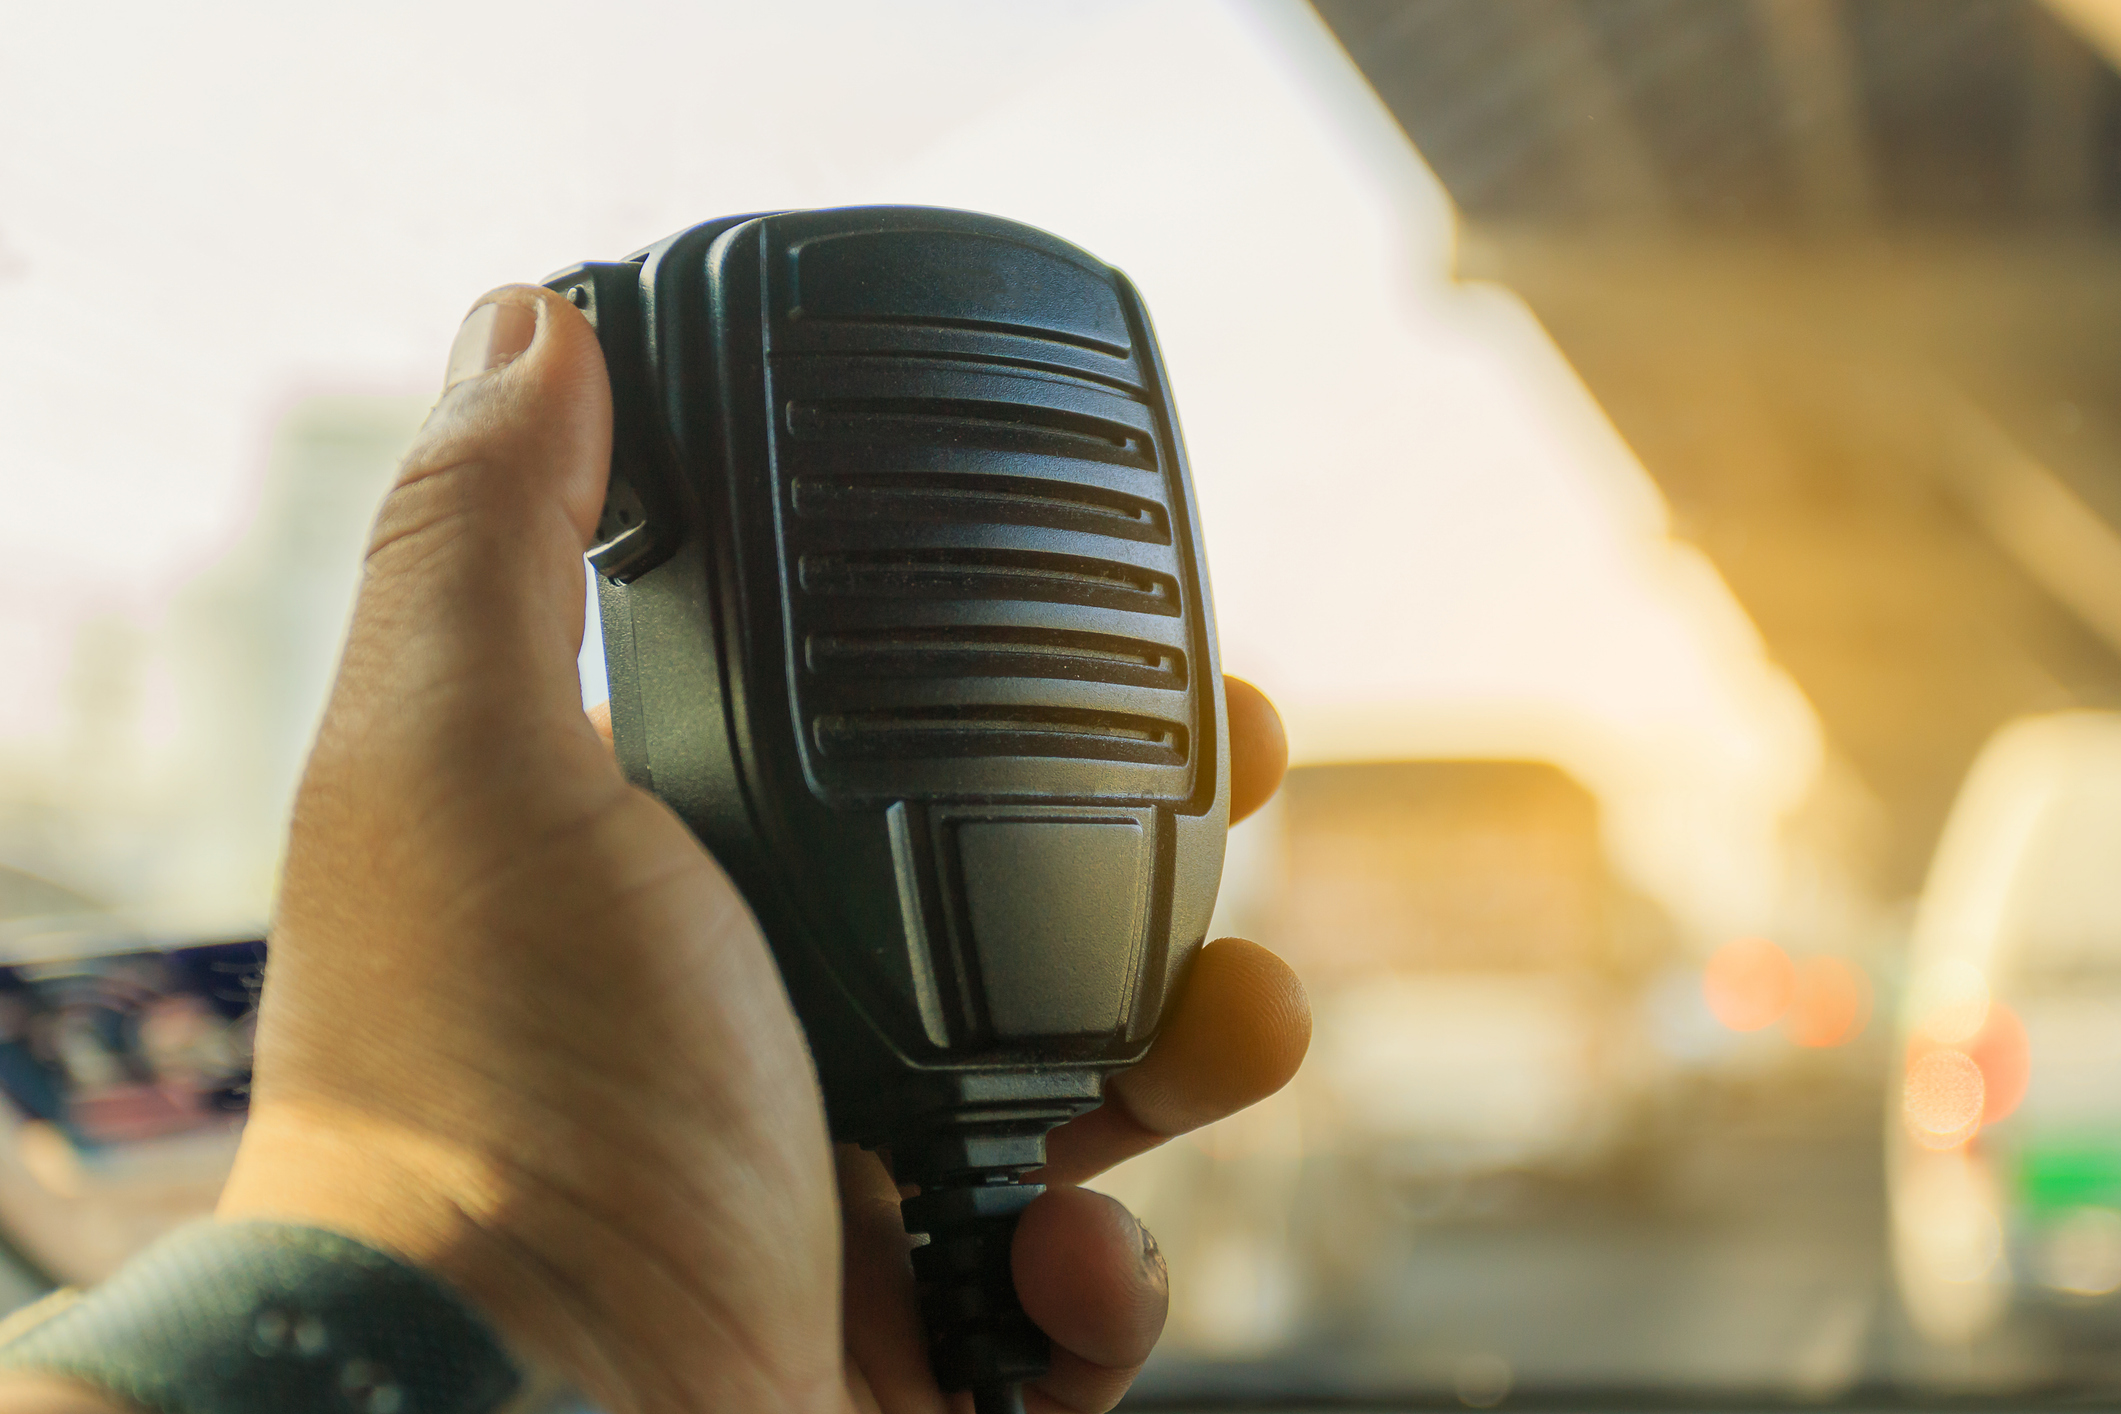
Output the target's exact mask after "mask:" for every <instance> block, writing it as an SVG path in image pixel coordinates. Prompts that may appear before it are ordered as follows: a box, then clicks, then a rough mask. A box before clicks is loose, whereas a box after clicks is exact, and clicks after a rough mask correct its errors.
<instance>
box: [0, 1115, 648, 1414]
mask: <svg viewBox="0 0 2121 1414" xmlns="http://www.w3.org/2000/svg"><path fill="white" fill-rule="evenodd" d="M524 1208H525V1205H524V1204H523V1203H522V1202H521V1201H520V1199H518V1198H515V1197H513V1196H511V1195H509V1193H508V1191H507V1188H506V1185H505V1183H504V1175H503V1172H502V1170H501V1168H500V1166H499V1165H496V1164H491V1163H484V1162H481V1161H480V1160H479V1159H478V1157H477V1156H476V1155H474V1154H471V1153H469V1152H467V1151H464V1150H461V1149H458V1148H455V1147H454V1146H451V1145H448V1144H445V1143H442V1142H440V1141H438V1140H435V1139H432V1138H430V1137H426V1136H420V1135H416V1134H410V1133H407V1132H404V1131H402V1130H397V1129H394V1128H390V1127H387V1126H383V1125H379V1124H377V1123H375V1122H373V1121H372V1120H368V1119H366V1118H364V1117H362V1116H358V1115H352V1114H323V1113H318V1112H314V1111H311V1110H309V1109H308V1108H307V1107H303V1108H299V1109H298V1108H295V1107H288V1106H275V1107H271V1108H268V1109H264V1110H262V1111H260V1110H258V1109H255V1108H254V1110H253V1113H252V1117H251V1119H250V1121H249V1123H248V1125H247V1126H246V1129H245V1133H244V1138H243V1143H242V1146H241V1147H240V1149H239V1150H238V1151H237V1156H236V1163H235V1167H234V1169H233V1171H232V1172H231V1173H230V1175H229V1181H228V1184H227V1186H226V1188H225V1189H224V1190H223V1192H222V1196H221V1201H220V1203H219V1204H218V1206H217V1207H216V1209H215V1217H216V1218H218V1219H220V1220H221V1221H224V1222H230V1221H274V1222H286V1223H298V1224H303V1225H306V1226H312V1227H319V1228H324V1229H327V1230H330V1231H333V1232H338V1233H341V1234H343V1235H345V1236H347V1237H351V1238H354V1239H356V1240H357V1241H360V1242H363V1243H365V1244H367V1245H369V1246H371V1247H374V1248H376V1249H377V1250H379V1251H382V1252H386V1253H389V1254H390V1255H391V1256H393V1257H396V1258H398V1259H399V1260H400V1261H403V1262H406V1263H408V1264H410V1265H412V1266H415V1267H418V1268H420V1269H422V1270H424V1271H426V1272H428V1273H430V1274H431V1275H433V1276H434V1277H436V1278H438V1279H439V1280H441V1281H442V1282H443V1283H445V1284H446V1285H447V1286H449V1287H450V1288H451V1289H452V1290H453V1291H455V1292H456V1293H457V1295H458V1296H459V1297H461V1298H462V1299H463V1300H464V1301H465V1302H466V1303H468V1304H469V1305H470V1306H471V1307H472V1308H473V1309H474V1310H475V1311H477V1312H478V1313H479V1314H480V1315H481V1316H482V1317H483V1318H484V1319H485V1320H486V1323H487V1324H488V1325H489V1326H490V1327H491V1328H492V1329H493V1331H494V1333H495V1334H496V1335H497V1336H498V1337H499V1338H500V1340H501V1342H502V1344H503V1345H504V1346H505V1347H506V1348H507V1350H508V1352H509V1354H510V1355H511V1356H512V1357H513V1358H514V1360H515V1362H516V1364H517V1365H518V1367H519V1368H520V1369H521V1370H522V1371H523V1373H524V1376H525V1379H526V1381H527V1382H528V1383H529V1384H531V1385H533V1386H547V1385H551V1384H556V1383H564V1384H566V1385H569V1386H572V1387H575V1388H578V1389H583V1390H593V1391H595V1392H596V1393H598V1394H599V1395H603V1396H606V1397H609V1396H612V1395H616V1394H617V1393H618V1391H619V1389H620V1388H621V1386H620V1385H619V1383H618V1382H617V1381H616V1379H615V1376H616V1373H617V1372H616V1370H615V1368H614V1365H613V1362H612V1360H611V1359H610V1357H609V1355H608V1354H607V1352H606V1349H605V1343H604V1342H603V1341H601V1340H599V1339H598V1338H597V1335H598V1333H597V1332H596V1331H595V1330H594V1329H593V1326H592V1322H591V1321H590V1319H589V1313H588V1312H586V1311H584V1310H583V1309H581V1307H580V1305H579V1302H578V1298H577V1297H575V1296H574V1295H573V1294H572V1293H571V1292H570V1291H569V1290H568V1284H567V1280H566V1278H565V1277H564V1276H563V1274H562V1273H561V1272H560V1271H557V1270H555V1268H554V1265H553V1263H552V1260H551V1258H550V1256H548V1255H546V1254H544V1253H541V1252H539V1251H538V1250H536V1249H535V1248H533V1247H531V1246H530V1245H528V1244H526V1243H525V1242H524V1241H523V1240H522V1239H521V1238H520V1237H519V1236H516V1235H513V1234H512V1233H511V1230H510V1227H511V1224H514V1223H518V1222H521V1221H523V1220H524V1219H525V1218H526V1217H529V1216H530V1215H529V1214H528V1213H526V1212H525V1211H524ZM543 1225H544V1226H546V1227H548V1228H550V1227H553V1226H555V1225H554V1224H551V1223H549V1222H548V1223H546V1224H543ZM0 1414H4V1411H0Z"/></svg>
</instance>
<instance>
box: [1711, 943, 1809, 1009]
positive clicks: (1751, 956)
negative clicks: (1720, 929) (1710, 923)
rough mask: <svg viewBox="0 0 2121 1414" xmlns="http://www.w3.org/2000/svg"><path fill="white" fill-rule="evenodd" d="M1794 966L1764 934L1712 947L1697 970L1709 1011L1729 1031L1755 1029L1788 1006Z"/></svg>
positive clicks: (1794, 981) (1793, 978)
mask: <svg viewBox="0 0 2121 1414" xmlns="http://www.w3.org/2000/svg"><path fill="white" fill-rule="evenodd" d="M1795 983H1796V968H1795V967H1794V966H1792V965H1791V963H1790V955H1789V954H1788V953H1786V952H1784V951H1783V950H1782V949H1781V948H1779V947H1776V946H1775V945H1774V944H1773V943H1771V942H1769V941H1768V940H1767V939H1766V938H1739V939H1736V940H1734V941H1732V942H1728V943H1725V944H1724V945H1723V946H1722V947H1720V948H1718V949H1716V952H1715V954H1714V955H1713V956H1712V957H1710V958H1709V961H1708V965H1707V966H1706V967H1704V968H1703V969H1702V971H1701V992H1702V996H1703V997H1705V998H1706V999H1707V1001H1708V1004H1709V1012H1710V1014H1711V1015H1713V1016H1714V1017H1715V1018H1716V1019H1717V1020H1718V1021H1720V1022H1722V1023H1723V1024H1724V1025H1725V1026H1728V1027H1730V1028H1731V1029H1732V1030H1733V1031H1759V1030H1761V1029H1763V1028H1765V1027H1769V1026H1772V1025H1774V1024H1775V1023H1776V1022H1777V1021H1779V1020H1780V1019H1781V1018H1782V1014H1783V1013H1784V1012H1785V1011H1787V1010H1789V1005H1790V993H1791V991H1792V989H1793V988H1794V986H1795Z"/></svg>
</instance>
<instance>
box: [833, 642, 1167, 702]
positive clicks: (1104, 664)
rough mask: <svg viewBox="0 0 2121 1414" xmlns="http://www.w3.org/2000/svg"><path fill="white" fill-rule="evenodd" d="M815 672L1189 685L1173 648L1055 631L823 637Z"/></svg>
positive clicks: (1162, 685)
mask: <svg viewBox="0 0 2121 1414" xmlns="http://www.w3.org/2000/svg"><path fill="white" fill-rule="evenodd" d="M809 658H810V670H811V671H812V672H814V673H818V674H820V675H822V676H831V677H842V676H845V677H891V678H950V677H1020V678H1061V679H1066V680H1068V681H1071V682H1102V683H1113V684H1115V685H1118V686H1123V687H1154V688H1165V689H1171V690H1176V689H1180V688H1183V687H1184V686H1185V685H1186V659H1185V655H1184V654H1183V653H1181V652H1179V651H1178V650H1177V649H1175V648H1167V647H1165V646H1164V645H1162V644H1160V643H1150V642H1147V641H1145V640H1143V639H1139V638H1121V637H1119V636H1117V635H1115V634H1102V633H1068V632H1057V631H1054V630H1051V629H1044V630H1040V629H1022V628H977V627H958V628H947V629H945V628H936V629H880V630H877V631H875V632H873V633H819V634H812V635H811V636H810V641H809Z"/></svg>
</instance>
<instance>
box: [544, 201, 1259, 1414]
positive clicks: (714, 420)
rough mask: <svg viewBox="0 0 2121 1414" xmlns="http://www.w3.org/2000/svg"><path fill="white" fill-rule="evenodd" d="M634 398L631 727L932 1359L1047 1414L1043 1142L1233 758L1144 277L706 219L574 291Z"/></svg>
mask: <svg viewBox="0 0 2121 1414" xmlns="http://www.w3.org/2000/svg"><path fill="white" fill-rule="evenodd" d="M546 283H547V284H548V286H550V287H551V288H552V289H555V290H558V291H561V292H563V293H565V294H566V295H567V297H568V298H569V299H570V300H572V301H573V303H574V304H575V305H576V306H577V307H579V308H580V309H581V310H582V311H583V312H584V313H585V314H587V315H588V316H589V318H590V320H591V321H592V322H593V323H594V325H595V327H596V330H597V337H598V340H599V342H600V343H601V345H602V347H603V352H604V360H605V364H606V366H607V367H608V369H609V371H610V376H611V391H612V412H613V436H612V456H611V488H610V492H609V494H608V497H607V500H606V503H605V507H604V513H603V519H602V522H601V524H600V525H599V527H598V530H597V541H598V543H597V544H596V546H595V548H594V549H593V551H592V552H591V555H590V559H591V562H592V563H593V564H594V565H595V567H596V569H597V571H598V575H599V579H598V595H599V602H600V607H601V617H602V623H603V631H604V653H605V660H606V662H607V664H608V671H609V677H610V685H611V723H612V736H613V740H614V742H615V743H616V746H617V750H618V756H619V761H620V763H621V765H622V766H623V767H624V769H625V771H626V774H627V776H628V777H629V778H630V779H632V780H633V781H634V782H636V783H637V784H639V785H642V786H645V787H647V788H648V789H650V790H653V791H654V792H655V793H656V794H657V795H659V796H661V797H662V798H663V799H664V800H665V801H667V802H668V803H669V804H670V805H671V806H672V807H673V808H674V809H675V810H677V812H678V813H679V814H680V815H681V816H683V818H684V819H685V820H686V822H687V823H688V824H689V825H690V826H691V827H692V829H693V830H694V832H695V833H696V834H697V835H698V836H699V838H700V840H701V841H702V842H703V843H704V844H705V845H706V847H707V848H708V850H709V851H710V852H711V853H712V854H713V855H714V857H715V858H716V859H717V860H718V861H719V862H720V863H721V865H722V866H723V868H724V869H726V870H727V871H728V873H729V875H730V877H731V878H732V879H733V880H734V881H735V883H736V885H737V887H738V888H739V889H740V890H741V891H742V893H743V896H744V898H745V900H746V902H747V903H748V904H749V905H750V907H751V910H752V912H753V914H754V915H755V916H756V917H757V919H758V922H759V925H760V927H761V928H762V929H763V930H764V932H765V935H766V938H767V941H768V942H769V943H770V944H771V946H772V949H773V953H774V957H775V959H776V961H777V962H778V964H779V966H780V970H781V975H782V977H783V979H784V980H785V981H786V983H787V987H788V992H789V995H790V996H791V998H792V999H793V1001H794V1004H795V1008H796V1012H797V1014H798V1016H799V1017H800V1018H801V1021H802V1024H803V1028H804V1031H805V1033H806V1035H807V1036H808V1038H809V1043H810V1048H811V1053H812V1055H813V1057H814V1058H815V1061H816V1064H817V1070H818V1077H819V1080H820V1082H821V1083H822V1086H823V1091H824V1099H825V1108H826V1113H827V1115H828V1117H829V1120H830V1123H831V1128H832V1134H833V1137H834V1138H835V1139H836V1140H840V1141H850V1142H855V1143H860V1144H864V1145H869V1146H873V1147H881V1148H885V1149H888V1151H889V1153H890V1155H891V1160H892V1164H893V1170H894V1173H895V1176H896V1177H897V1179H898V1181H899V1182H900V1183H902V1184H905V1183H911V1184H917V1185H919V1188H920V1193H919V1195H918V1196H917V1197H914V1198H911V1199H908V1200H907V1201H906V1203H905V1205H904V1213H905V1222H906V1226H907V1229H908V1230H909V1231H910V1232H913V1233H916V1234H925V1235H926V1236H927V1239H928V1240H927V1242H926V1243H925V1244H923V1245H920V1246H918V1247H916V1248H915V1249H914V1252H913V1263H914V1269H915V1273H916V1276H917V1277H918V1280H919V1283H920V1287H921V1293H922V1304H923V1311H924V1315H925V1318H926V1321H927V1326H928V1331H929V1335H930V1340H931V1351H930V1354H931V1359H932V1361H933V1363H934V1367H935V1372H936V1375H937V1377H938V1379H939V1380H940V1381H941V1383H942V1385H943V1387H944V1388H946V1389H967V1388H969V1389H972V1390H973V1391H974V1397H975V1402H976V1404H977V1407H978V1408H979V1409H980V1410H981V1411H982V1414H986V1411H991V1410H1001V1409H1008V1408H1018V1409H1020V1408H1021V1390H1020V1388H1019V1386H1020V1385H1021V1383H1022V1382H1023V1381H1025V1380H1028V1379H1034V1378H1036V1377H1037V1376H1039V1375H1040V1374H1043V1373H1044V1371H1045V1368H1046V1362H1047V1356H1048V1345H1047V1341H1046V1339H1045V1337H1044V1335H1043V1334H1042V1333H1040V1332H1039V1331H1038V1329H1037V1328H1036V1327H1035V1326H1033V1325H1032V1324H1031V1322H1030V1320H1029V1319H1028V1318H1027V1317H1026V1316H1025V1315H1024V1314H1023V1311H1022V1309H1021V1307H1020V1306H1019V1305H1018V1303H1017V1300H1016V1293H1015V1286H1014V1282H1013V1279H1012V1277H1011V1273H1010V1260H1009V1244H1010V1238H1011V1235H1012V1233H1013V1231H1014V1225H1015V1220H1016V1215H1017V1214H1018V1213H1020V1212H1021V1211H1022V1210H1023V1209H1024V1207H1025V1206H1026V1205H1027V1204H1029V1203H1030V1201H1031V1200H1032V1199H1033V1198H1035V1197H1036V1196H1037V1195H1038V1194H1039V1192H1041V1191H1042V1190H1041V1189H1040V1188H1039V1187H1037V1186H1036V1185H1033V1184H1026V1183H1022V1182H1019V1181H1018V1180H1019V1179H1020V1178H1021V1177H1022V1175H1024V1174H1025V1173H1027V1172H1029V1171H1031V1170H1034V1169H1037V1168H1039V1167H1040V1166H1041V1165H1042V1164H1043V1163H1044V1162H1045V1136H1046V1133H1047V1131H1048V1130H1050V1129H1051V1128H1053V1127H1054V1126H1055V1125H1057V1124H1060V1123H1062V1122H1063V1121H1065V1120H1067V1119H1068V1118H1069V1117H1070V1116H1073V1115H1075V1114H1078V1113H1080V1112H1082V1111H1084V1110H1087V1109H1089V1108H1091V1107H1093V1106H1095V1105H1096V1104H1097V1103H1098V1102H1099V1099H1100V1096H1101V1093H1102V1087H1103V1084H1104V1080H1105V1077H1106V1076H1107V1075H1108V1074H1110V1073H1111V1072H1113V1071H1115V1070H1118V1069H1121V1068H1124V1067H1126V1066H1128V1065H1130V1064H1132V1063H1133V1062H1135V1061H1137V1060H1139V1059H1140V1058H1141V1057H1142V1055H1143V1053H1144V1052H1145V1051H1146V1050H1147V1049H1148V1046H1149V1042H1150V1041H1151V1039H1152V1038H1153V1037H1154V1034H1155V1031H1156V1026H1157V1021H1158V1018H1159V1016H1160V1015H1161V1013H1162V1009H1163V1005H1164V1001H1165V998H1166V997H1167V996H1169V995H1170V994H1171V993H1172V991H1173V990H1174V984H1175V983H1176V981H1177V979H1178V978H1179V976H1180V975H1181V974H1182V972H1183V970H1184V968H1185V966H1186V964H1187V962H1188V961H1189V960H1190V958H1191V956H1192V954H1193V952H1194V951H1195V949H1196V948H1197V947H1198V946H1199V945H1200V943H1201V941H1202V938H1203V937H1204V935H1205V933H1206V931H1207V926H1208V915H1209V913H1210V911H1211V910H1212V908H1213V906H1214V901H1215V891H1216V886H1217V883H1218V881H1219V879H1220V876H1221V872H1222V859H1223V835H1224V829H1225V826H1226V824H1227V821H1228V814H1229V804H1230V752H1229V745H1228V740H1227V733H1228V723H1227V718H1226V713H1225V708H1224V701H1223V684H1222V675H1221V672H1220V669H1219V665H1218V662H1217V656H1216V646H1215V628H1214V620H1213V614H1212V610H1211V606H1210V603H1209V597H1208V580H1207V569H1206V564H1205V561H1204V558H1203V552H1202V545H1201V535H1200V526H1199V521H1198V517H1197V516H1196V514H1195V510H1194V503H1193V492H1192V486H1191V484H1190V480H1189V476H1188V472H1187V469H1186V460H1185V452H1184V449H1183V447H1182V446H1181V444H1180V440H1179V428H1178V417H1177V413H1176V410H1175V408H1174V407H1173V404H1172V399H1171V391H1170V387H1169V384H1168V382H1167V380H1166V378H1165V375H1164V369H1163V365H1162V362H1161V360H1160V358H1159V356H1158V353H1157V347H1156V340H1155V336H1154V335H1153V333H1152V332H1151V330H1150V327H1149V318H1148V314H1147V311H1146V310H1145V309H1144V308H1143V307H1142V302H1141V298H1140V296H1138V295H1137V294H1136V293H1135V291H1134V288H1133V286H1132V285H1131V284H1130V283H1129V282H1128V281H1127V278H1126V277H1125V276H1124V275H1122V274H1120V273H1119V272H1118V271H1117V270H1114V269H1112V268H1111V267H1110V266H1107V265H1105V264H1103V263H1101V262H1099V261H1097V260H1095V259H1093V258H1092V257H1090V256H1089V255H1087V254H1085V253H1084V252H1082V251H1080V250H1078V249H1076V248H1075V247H1074V246H1071V245H1068V244H1067V243H1065V242H1063V241H1060V240H1057V239H1055V238H1054V237H1052V236H1050V235H1047V234H1045V233H1044V232H1042V231H1038V230H1034V229H1032V228H1030V227H1027V226H1022V225H1018V224H1015V223H1013V222H1009V221H1003V220H999V219H997V218H994V217H991V216H980V215H974V214H971V213H967V212H959V211H946V210H934V209H925V208H917V207H865V208H849V209H843V210H823V211H796V212H776V213H769V214H763V215H748V216H733V217H728V218H725V219H722V220H717V221H709V222H707V223H705V224H703V225H699V226H694V227H692V228H691V229H689V230H686V231H683V232H680V233H679V234H677V235H674V236H672V237H670V238H669V239H667V240H663V241H660V242H658V243H656V244H655V245H653V246H650V247H649V248H648V249H646V250H644V251H641V252H639V253H638V254H636V255H633V256H630V257H628V258H627V259H626V260H624V261H620V262H615V263H609V264H583V265H577V266H574V267H572V268H570V269H568V270H565V271H562V272H561V273H560V274H558V275H555V276H553V277H552V278H551V279H550V280H548V281H547V282H546Z"/></svg>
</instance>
